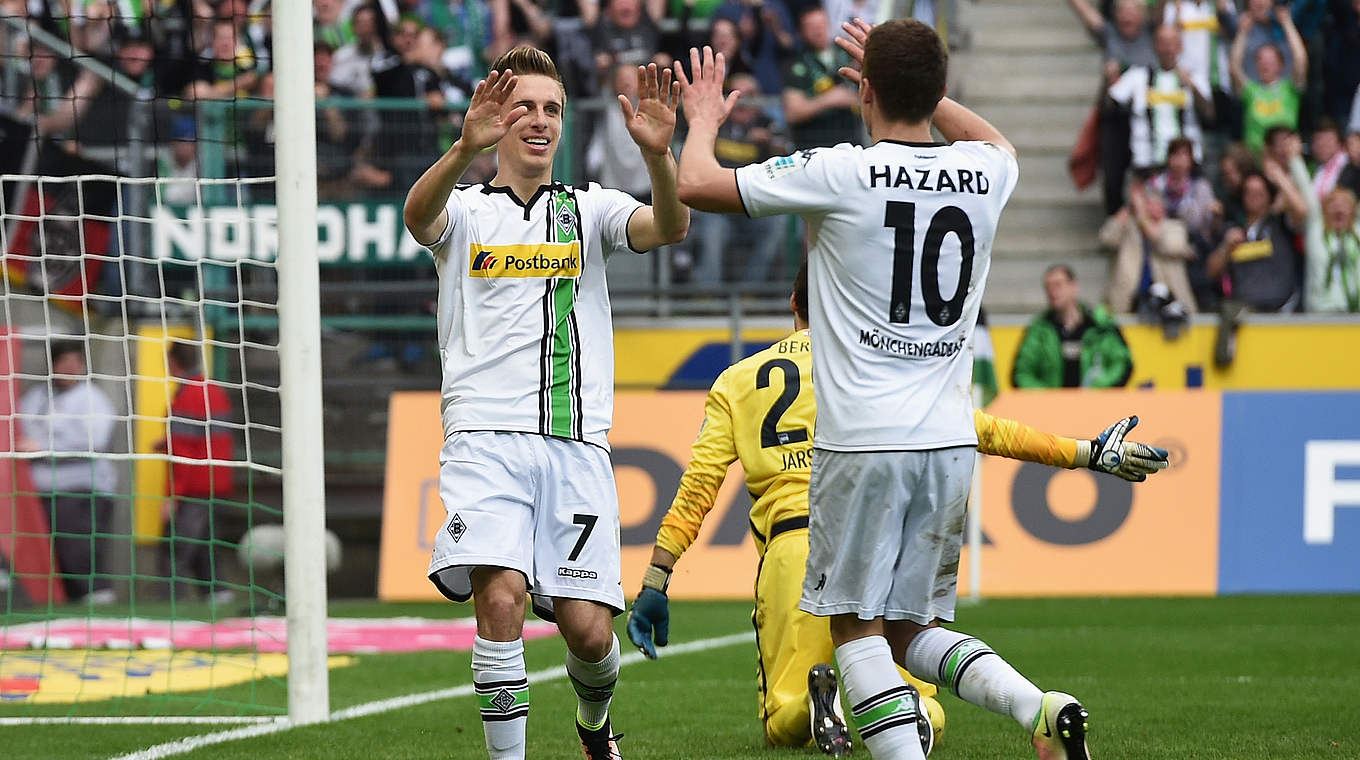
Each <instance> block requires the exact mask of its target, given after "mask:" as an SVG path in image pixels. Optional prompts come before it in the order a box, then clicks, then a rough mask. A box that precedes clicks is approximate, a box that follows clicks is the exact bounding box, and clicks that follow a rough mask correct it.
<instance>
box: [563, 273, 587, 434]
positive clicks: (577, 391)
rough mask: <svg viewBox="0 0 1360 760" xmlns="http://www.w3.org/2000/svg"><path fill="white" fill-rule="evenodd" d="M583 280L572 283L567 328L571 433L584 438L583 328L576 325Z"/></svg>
mask: <svg viewBox="0 0 1360 760" xmlns="http://www.w3.org/2000/svg"><path fill="white" fill-rule="evenodd" d="M580 284H581V281H580V280H579V279H578V280H576V281H575V282H573V283H572V285H571V287H572V296H571V299H572V300H571V313H570V314H568V315H567V328H568V329H569V330H570V331H571V390H570V394H571V409H572V411H571V435H572V437H573V438H577V439H579V438H583V437H584V436H585V433H583V432H582V431H583V430H584V429H585V423H584V416H585V412H584V411H583V410H582V408H581V329H580V328H579V327H578V326H577V325H576V297H577V296H578V295H580Z"/></svg>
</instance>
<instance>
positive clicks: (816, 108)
mask: <svg viewBox="0 0 1360 760" xmlns="http://www.w3.org/2000/svg"><path fill="white" fill-rule="evenodd" d="M798 36H799V38H800V39H801V40H802V43H803V49H802V51H801V52H799V53H798V55H797V57H795V58H794V59H793V60H792V61H791V62H790V63H789V66H788V68H787V70H786V71H785V74H784V94H783V101H784V117H785V118H786V119H787V120H788V123H789V127H790V129H791V130H792V132H793V147H795V148H797V149H799V150H805V149H807V148H815V147H818V146H823V145H837V144H839V143H843V142H849V143H854V142H859V136H860V119H859V116H857V115H856V114H855V110H854V109H855V108H856V107H857V106H858V105H859V95H857V94H856V93H855V91H854V90H852V89H850V87H849V86H848V85H846V84H843V83H842V82H841V80H840V75H839V74H837V73H836V69H837V68H838V64H837V58H836V53H835V48H834V47H833V46H832V44H831V29H830V27H829V26H828V22H827V15H826V11H824V10H822V9H821V7H816V6H814V7H811V8H807V9H805V10H804V11H803V14H802V15H801V16H799V17H798Z"/></svg>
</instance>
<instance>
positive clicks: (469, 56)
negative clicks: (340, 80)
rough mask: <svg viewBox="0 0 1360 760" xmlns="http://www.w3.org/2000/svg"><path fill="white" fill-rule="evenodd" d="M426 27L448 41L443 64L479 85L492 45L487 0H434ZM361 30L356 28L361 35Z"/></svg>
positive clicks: (426, 14) (428, 6) (430, 4)
mask: <svg viewBox="0 0 1360 760" xmlns="http://www.w3.org/2000/svg"><path fill="white" fill-rule="evenodd" d="M424 7H425V14H424V16H423V19H424V21H425V24H426V25H427V26H429V27H431V28H433V29H438V30H439V32H440V34H442V35H444V39H445V40H446V41H447V47H446V48H445V50H444V53H443V56H442V61H443V64H444V67H445V68H447V69H448V70H449V72H450V73H451V74H453V75H455V76H457V77H460V78H462V79H464V80H466V81H469V82H476V81H477V80H478V79H481V78H482V77H484V76H486V74H487V69H486V66H487V61H486V58H485V57H484V52H485V51H486V50H487V49H488V48H490V47H491V44H492V39H493V38H492V32H493V28H492V17H491V9H490V8H489V7H488V6H487V4H486V1H485V0H430V2H429V3H427V4H426V5H425V6H424ZM358 33H359V30H358V29H357V28H356V29H355V35H356V37H357V36H358Z"/></svg>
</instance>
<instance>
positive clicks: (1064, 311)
mask: <svg viewBox="0 0 1360 760" xmlns="http://www.w3.org/2000/svg"><path fill="white" fill-rule="evenodd" d="M1044 291H1045V292H1046V293H1047V295H1048V306H1049V308H1048V310H1047V311H1045V312H1043V313H1042V314H1039V315H1038V316H1036V317H1035V318H1034V319H1033V320H1032V321H1030V323H1029V326H1028V327H1026V328H1025V335H1024V337H1023V338H1021V340H1020V348H1019V350H1018V351H1017V352H1016V355H1015V368H1014V370H1013V371H1012V373H1011V384H1013V385H1014V386H1015V387H1017V388H1078V387H1080V388H1119V387H1123V386H1124V385H1126V384H1127V383H1128V382H1129V377H1130V376H1131V375H1132V374H1133V357H1132V356H1131V355H1130V354H1129V347H1128V344H1126V343H1125V342H1124V335H1123V333H1121V332H1120V331H1119V325H1118V324H1116V323H1115V321H1114V317H1112V316H1110V313H1109V312H1108V311H1106V310H1105V307H1104V306H1096V307H1091V306H1088V305H1087V304H1085V303H1082V301H1081V300H1080V295H1081V293H1080V287H1079V285H1078V283H1077V275H1076V273H1074V272H1073V271H1072V269H1071V268H1070V267H1068V266H1067V265H1065V264H1055V265H1054V266H1051V267H1049V268H1048V271H1046V272H1044Z"/></svg>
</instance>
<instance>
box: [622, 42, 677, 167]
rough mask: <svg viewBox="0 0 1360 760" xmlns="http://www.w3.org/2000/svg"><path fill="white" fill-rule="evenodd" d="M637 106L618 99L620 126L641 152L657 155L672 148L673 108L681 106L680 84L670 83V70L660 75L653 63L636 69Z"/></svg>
mask: <svg viewBox="0 0 1360 760" xmlns="http://www.w3.org/2000/svg"><path fill="white" fill-rule="evenodd" d="M637 78H638V104H637V108H636V109H634V108H633V104H632V103H631V102H630V101H629V100H628V96H627V95H620V96H619V107H620V108H621V109H623V123H624V124H626V125H627V126H628V134H630V135H632V136H633V142H635V143H637V145H638V147H639V148H641V149H642V152H643V153H650V154H652V155H656V156H659V155H661V154H663V153H667V152H669V151H670V149H671V137H672V136H673V135H674V134H675V109H676V108H677V107H678V106H679V105H680V83H679V82H674V81H672V80H671V70H670V69H665V70H664V71H661V72H660V77H659V78H658V70H657V67H656V64H655V63H652V64H648V65H646V66H639V67H638V68H637Z"/></svg>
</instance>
